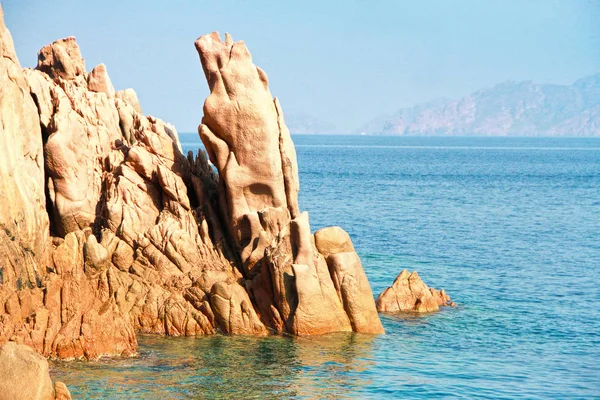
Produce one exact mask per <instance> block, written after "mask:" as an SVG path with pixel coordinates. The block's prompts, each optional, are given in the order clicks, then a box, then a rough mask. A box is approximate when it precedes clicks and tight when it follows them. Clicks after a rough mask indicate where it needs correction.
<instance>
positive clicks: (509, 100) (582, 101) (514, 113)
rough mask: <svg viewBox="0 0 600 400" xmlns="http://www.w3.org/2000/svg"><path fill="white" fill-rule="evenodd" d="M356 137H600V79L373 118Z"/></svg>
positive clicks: (506, 88)
mask: <svg viewBox="0 0 600 400" xmlns="http://www.w3.org/2000/svg"><path fill="white" fill-rule="evenodd" d="M358 132H365V133H369V134H384V135H475V136H600V74H596V75H592V76H589V77H586V78H582V79H579V80H578V81H576V82H575V83H573V84H572V85H550V84H535V83H533V82H530V81H527V82H505V83H501V84H498V85H496V86H494V87H492V88H488V89H482V90H478V91H476V92H474V93H472V94H470V95H467V96H465V97H463V98H461V99H459V100H447V99H440V100H436V101H432V102H429V103H425V104H421V105H418V106H415V107H411V108H404V109H401V110H399V111H397V112H396V113H394V114H392V115H386V116H382V117H380V118H377V119H375V120H373V121H371V122H370V123H368V124H366V125H365V126H363V127H361V128H360V129H359V130H358Z"/></svg>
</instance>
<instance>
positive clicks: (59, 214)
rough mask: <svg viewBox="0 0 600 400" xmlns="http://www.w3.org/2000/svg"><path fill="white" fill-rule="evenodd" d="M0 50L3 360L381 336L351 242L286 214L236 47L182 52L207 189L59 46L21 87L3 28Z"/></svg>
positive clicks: (283, 180)
mask: <svg viewBox="0 0 600 400" xmlns="http://www.w3.org/2000/svg"><path fill="white" fill-rule="evenodd" d="M0 38H1V42H0V44H1V45H0V51H1V52H2V53H1V55H2V57H0V70H1V71H2V74H1V75H0V87H1V88H2V92H1V93H0V99H1V100H2V102H1V103H0V129H1V132H0V133H1V135H0V140H1V141H2V148H1V149H0V152H2V154H1V157H0V196H2V197H1V199H2V204H4V205H5V206H4V207H3V208H2V209H1V210H0V257H1V258H0V262H1V263H2V264H1V265H0V266H1V267H2V269H1V271H2V273H1V274H0V301H1V302H2V304H1V305H2V307H0V343H4V342H7V341H13V342H18V343H23V344H27V345H29V346H31V347H32V348H33V349H34V350H35V351H36V352H38V353H40V354H43V355H46V356H52V357H58V358H65V359H71V358H97V357H102V356H114V355H123V356H128V355H132V354H135V352H136V351H137V340H136V332H146V333H157V334H165V335H171V336H180V335H189V336H192V335H205V334H214V333H217V332H221V333H225V334H252V335H265V334H268V333H270V332H288V333H293V334H297V335H309V334H321V333H328V332H336V331H341V332H344V331H346V332H350V331H357V332H371V333H381V332H383V328H382V326H381V323H380V321H379V318H378V316H377V312H376V309H375V303H374V300H373V295H372V293H371V289H370V287H369V284H368V281H367V279H366V276H365V274H364V271H363V269H362V266H361V263H360V259H359V258H358V255H357V254H356V252H355V251H354V248H353V246H352V243H351V241H350V238H349V236H348V235H347V234H346V233H345V232H344V231H343V230H341V229H340V228H326V229H324V230H321V231H319V232H317V234H316V235H313V234H312V233H311V230H310V224H309V219H308V214H307V213H305V212H304V213H302V212H300V211H299V208H298V190H299V184H298V168H297V162H296V154H295V150H294V146H293V143H292V141H291V138H290V135H289V132H288V130H287V128H286V126H285V122H284V120H283V114H282V112H281V107H280V105H279V103H278V101H277V100H276V99H273V98H272V96H271V94H270V92H269V90H268V81H267V77H266V75H265V74H264V72H262V71H261V70H260V69H258V68H257V67H255V66H254V65H253V64H252V60H251V57H250V54H249V52H248V50H247V49H246V47H245V45H244V44H243V42H238V43H233V41H232V40H231V39H230V38H228V39H227V40H226V42H225V43H223V42H221V41H220V40H219V37H218V35H217V34H212V35H207V36H203V37H201V38H200V39H199V40H198V41H197V42H196V47H197V49H198V51H199V53H200V56H201V60H202V64H203V67H204V71H205V73H206V76H207V79H208V82H209V87H210V88H211V94H210V96H209V97H208V98H207V100H206V104H205V107H204V111H205V115H204V118H203V123H202V125H201V126H200V135H201V138H202V140H203V142H204V143H205V146H206V148H207V151H208V157H209V158H210V160H211V161H212V163H213V164H214V165H215V166H216V167H217V170H218V175H217V174H215V172H214V171H213V169H212V167H211V166H210V165H209V162H208V159H207V157H206V155H205V154H204V153H202V152H199V153H198V155H197V156H195V157H194V155H193V154H188V155H187V156H184V155H183V154H182V153H181V146H180V143H179V140H178V136H177V132H176V130H175V128H174V127H173V126H171V125H169V124H168V123H165V122H163V121H161V120H160V119H158V118H155V117H152V116H145V115H143V114H142V108H141V106H140V103H139V100H138V98H137V95H136V94H135V91H133V89H126V90H118V91H117V90H115V89H114V87H113V85H112V83H111V79H110V77H109V75H108V70H107V67H106V66H105V65H103V64H100V65H97V66H95V67H94V68H92V70H91V71H90V72H88V70H87V68H86V65H85V62H84V59H83V56H82V53H81V50H80V48H79V46H78V44H77V41H76V39H75V38H74V37H68V38H65V39H60V40H57V41H56V42H54V43H52V44H49V45H47V46H44V47H43V48H42V49H41V50H40V52H39V54H38V64H37V67H36V68H35V69H21V68H20V66H19V64H18V60H17V57H16V55H15V53H14V49H13V44H12V39H11V37H10V34H9V33H8V30H7V29H6V27H5V26H4V23H3V22H1V23H0ZM56 390H57V392H58V391H59V389H56Z"/></svg>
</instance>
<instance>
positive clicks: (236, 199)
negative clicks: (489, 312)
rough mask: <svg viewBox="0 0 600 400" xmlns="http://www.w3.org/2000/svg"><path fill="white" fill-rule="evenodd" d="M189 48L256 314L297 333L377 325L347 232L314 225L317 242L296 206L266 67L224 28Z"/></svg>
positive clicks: (203, 133) (291, 167) (204, 129)
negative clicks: (201, 79) (199, 74)
mask: <svg viewBox="0 0 600 400" xmlns="http://www.w3.org/2000/svg"><path fill="white" fill-rule="evenodd" d="M196 49H197V50H198V53H199V55H200V60H201V63H202V67H203V69H204V73H205V75H206V79H207V81H208V85H209V88H210V95H209V96H208V98H207V99H206V101H205V103H204V117H203V118H202V124H201V125H200V126H199V129H198V131H199V134H200V137H201V139H202V142H203V143H204V146H205V147H206V149H207V152H208V155H209V157H210V160H211V161H212V163H213V164H214V165H215V166H216V167H217V170H218V171H219V179H220V180H219V186H220V194H221V198H220V201H221V205H222V207H221V210H222V218H223V220H224V221H225V222H226V223H227V225H228V227H229V233H230V235H231V237H232V238H233V241H234V245H235V247H236V249H237V251H238V252H239V254H240V257H241V262H242V266H243V273H244V277H245V278H246V286H247V287H248V288H249V292H250V295H251V298H252V299H253V300H254V303H255V304H256V306H257V309H258V310H257V311H258V312H259V314H260V315H261V318H262V321H263V322H264V323H265V325H267V326H269V327H271V328H273V329H274V330H276V331H280V332H281V331H284V332H290V333H293V334H297V335H304V334H320V333H327V332H336V331H350V330H355V331H357V332H372V333H381V332H383V327H382V326H381V323H380V321H379V317H378V315H377V312H376V309H375V305H374V302H373V295H372V293H371V289H370V287H369V284H368V281H367V278H366V276H365V274H364V271H363V268H362V265H361V263H360V259H359V258H358V255H357V254H356V253H355V252H354V248H353V246H352V243H351V241H350V238H349V237H348V235H347V234H346V233H345V232H343V231H342V230H341V229H340V228H329V230H325V231H323V232H321V234H320V235H317V240H319V237H320V239H321V242H322V243H323V244H322V246H321V248H319V246H317V245H316V244H315V237H313V235H312V234H311V231H310V224H309V218H308V214H307V213H301V212H300V210H299V207H298V191H299V181H298V166H297V162H296V152H295V149H294V145H293V143H292V140H291V137H290V134H289V131H288V129H287V127H286V125H285V121H284V118H283V112H282V110H281V106H280V104H279V101H278V100H277V99H273V97H272V95H271V93H270V91H269V87H268V79H267V75H266V74H265V73H264V72H263V71H262V70H261V69H260V68H258V67H256V66H255V65H254V64H253V63H252V57H251V55H250V53H249V51H248V49H247V48H246V45H245V44H244V42H242V41H240V42H233V40H232V38H231V37H230V36H229V35H227V34H226V36H225V42H222V41H221V39H220V38H219V35H218V33H216V32H215V33H212V34H210V35H205V36H202V37H200V38H199V39H198V40H197V41H196ZM340 231H341V232H343V233H340ZM329 236H330V237H331V239H330V242H331V246H328V245H327V244H326V243H325V242H326V241H327V240H329V239H328V237H329ZM340 241H341V242H342V243H340ZM336 246H337V247H336Z"/></svg>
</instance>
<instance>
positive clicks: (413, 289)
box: [377, 269, 450, 313]
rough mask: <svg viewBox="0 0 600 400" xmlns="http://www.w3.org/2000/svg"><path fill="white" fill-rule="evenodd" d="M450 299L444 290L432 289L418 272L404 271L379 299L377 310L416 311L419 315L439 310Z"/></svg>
mask: <svg viewBox="0 0 600 400" xmlns="http://www.w3.org/2000/svg"><path fill="white" fill-rule="evenodd" d="M449 301H450V297H449V296H448V295H447V294H446V292H445V291H444V289H442V290H440V291H438V290H436V289H430V288H428V287H427V285H425V283H423V281H422V280H421V278H420V277H419V274H417V272H416V271H415V272H413V273H412V274H411V273H409V272H408V271H407V270H405V269H404V270H402V272H400V274H399V275H398V276H397V277H396V279H395V280H394V283H393V284H392V286H390V287H389V288H387V289H385V290H384V291H383V292H382V293H381V294H380V295H379V296H378V297H377V310H378V311H381V312H398V311H414V312H419V313H424V312H432V311H437V310H439V307H440V306H443V305H447V304H448V302H449Z"/></svg>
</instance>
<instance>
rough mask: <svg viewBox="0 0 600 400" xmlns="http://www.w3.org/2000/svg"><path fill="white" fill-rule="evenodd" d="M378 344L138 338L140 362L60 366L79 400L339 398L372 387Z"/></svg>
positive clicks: (360, 339) (340, 338) (355, 337)
mask: <svg viewBox="0 0 600 400" xmlns="http://www.w3.org/2000/svg"><path fill="white" fill-rule="evenodd" d="M374 338H375V337H374V336H371V335H360V334H352V333H344V334H332V335H323V336H317V337H301V338H291V337H282V336H269V337H249V336H221V335H216V336H208V337H198V338H165V337H160V336H152V335H142V336H140V337H139V342H140V357H138V358H128V359H119V360H104V361H98V362H91V363H90V362H87V363H86V362H72V363H64V362H58V361H57V362H54V364H53V366H54V368H53V375H55V376H56V377H57V378H58V379H60V380H62V381H64V382H65V383H66V384H67V385H68V386H69V388H70V389H71V391H72V393H73V395H74V398H95V397H102V398H114V397H123V396H126V397H127V398H144V399H149V398H168V399H171V398H240V397H244V398H249V397H255V398H259V397H260V398H265V396H266V397H296V396H297V397H311V398H314V397H319V398H327V397H330V396H333V394H335V396H336V397H339V396H344V395H347V394H350V393H355V392H356V391H357V390H360V387H361V386H363V385H367V384H369V381H368V379H366V378H367V376H368V375H367V374H363V375H361V374H360V373H361V372H362V371H365V370H366V369H367V368H368V367H369V366H371V365H373V361H372V360H373V356H372V354H371V351H372V347H373V346H372V344H373V340H374Z"/></svg>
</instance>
